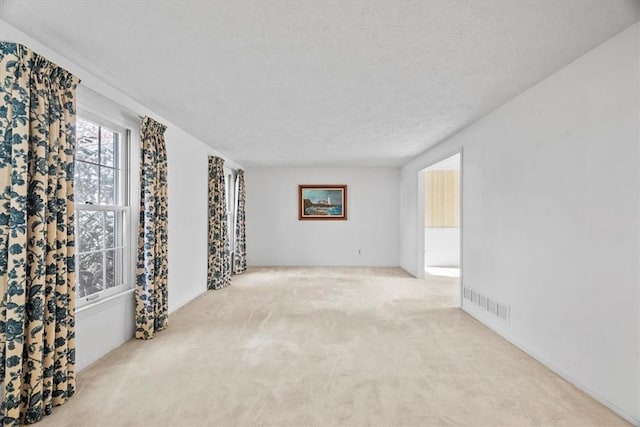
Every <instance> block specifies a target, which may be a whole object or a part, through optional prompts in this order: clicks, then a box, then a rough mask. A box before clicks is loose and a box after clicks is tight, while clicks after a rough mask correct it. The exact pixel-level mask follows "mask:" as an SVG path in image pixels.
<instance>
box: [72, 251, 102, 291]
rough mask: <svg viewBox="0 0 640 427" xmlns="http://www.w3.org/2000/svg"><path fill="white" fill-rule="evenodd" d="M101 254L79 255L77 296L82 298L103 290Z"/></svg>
mask: <svg viewBox="0 0 640 427" xmlns="http://www.w3.org/2000/svg"><path fill="white" fill-rule="evenodd" d="M102 258H103V252H95V253H91V254H80V255H79V256H78V260H79V261H80V268H79V269H78V288H77V290H76V292H78V296H80V297H84V296H87V295H91V294H95V293H96V292H100V291H101V290H103V289H104V278H103V277H102V275H103V268H102V266H103V260H102Z"/></svg>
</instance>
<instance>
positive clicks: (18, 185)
mask: <svg viewBox="0 0 640 427" xmlns="http://www.w3.org/2000/svg"><path fill="white" fill-rule="evenodd" d="M78 83H79V80H78V79H77V78H76V77H75V76H73V75H72V74H70V73H69V72H67V71H65V70H63V69H62V68H60V67H58V66H56V65H55V64H53V63H51V62H49V61H48V60H46V59H45V58H43V57H41V56H39V55H38V54H36V53H34V52H32V51H31V50H29V49H28V48H26V47H24V46H22V45H19V44H15V43H4V42H0V298H1V300H0V387H1V388H0V394H2V395H4V398H3V399H2V403H0V418H2V417H3V425H5V426H17V425H18V424H20V423H24V424H30V423H34V422H36V421H38V420H40V419H41V418H42V417H43V416H44V415H48V414H50V413H51V411H52V408H53V407H54V406H57V405H61V404H63V403H65V402H66V401H67V400H68V399H69V398H70V397H71V396H72V395H73V394H74V392H75V368H74V365H75V241H74V202H73V193H74V188H73V168H74V156H75V144H76V142H75V120H76V111H75V108H76V107H75V105H76V100H75V90H76V86H77V85H78Z"/></svg>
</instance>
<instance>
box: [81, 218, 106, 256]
mask: <svg viewBox="0 0 640 427" xmlns="http://www.w3.org/2000/svg"><path fill="white" fill-rule="evenodd" d="M102 216H103V213H102V212H91V211H80V212H78V234H79V239H78V240H79V241H80V242H79V243H80V247H79V251H80V252H89V251H99V250H102V249H103V228H102Z"/></svg>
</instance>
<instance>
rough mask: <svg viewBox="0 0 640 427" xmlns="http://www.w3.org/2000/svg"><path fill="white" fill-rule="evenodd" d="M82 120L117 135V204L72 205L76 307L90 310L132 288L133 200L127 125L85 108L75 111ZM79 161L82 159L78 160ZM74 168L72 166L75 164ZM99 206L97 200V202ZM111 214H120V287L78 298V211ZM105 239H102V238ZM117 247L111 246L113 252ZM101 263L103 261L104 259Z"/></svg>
mask: <svg viewBox="0 0 640 427" xmlns="http://www.w3.org/2000/svg"><path fill="white" fill-rule="evenodd" d="M78 119H83V120H86V121H89V122H92V123H94V124H96V125H98V126H100V127H103V128H106V129H108V130H110V131H113V132H116V133H118V134H119V138H118V140H119V141H118V149H117V153H118V159H117V160H118V165H117V169H118V170H119V172H120V173H119V179H118V181H117V188H118V194H117V197H118V200H117V203H118V204H116V205H101V204H89V203H79V202H78V201H75V203H74V205H75V208H74V216H75V227H76V228H75V239H76V257H75V262H76V283H75V286H76V308H77V309H84V308H86V307H90V306H92V305H94V304H97V303H99V302H101V301H105V300H107V299H109V298H110V297H114V296H117V295H119V294H123V293H126V292H129V291H131V290H132V289H133V286H134V283H135V281H134V277H133V275H134V272H135V269H134V264H133V260H132V253H133V249H132V248H133V239H132V234H133V233H132V226H133V221H132V218H133V212H132V206H131V200H132V197H131V195H132V191H131V190H132V188H131V181H132V180H131V155H132V149H131V147H132V141H131V140H132V138H131V135H132V133H131V130H130V129H129V127H128V125H127V124H122V125H119V124H117V123H114V122H113V121H112V120H109V119H107V118H105V117H104V115H103V114H100V113H94V112H92V111H89V110H88V109H84V108H83V109H81V108H78V111H77V112H76V120H78ZM80 161H81V160H80ZM86 163H88V164H92V163H91V162H86ZM74 168H75V165H74ZM98 203H100V201H99V200H98ZM80 211H85V212H114V215H117V214H118V212H122V215H123V220H122V231H121V233H120V235H119V237H118V238H119V239H121V241H122V249H121V250H122V284H120V285H118V286H114V287H112V288H108V289H104V290H102V291H99V292H95V293H92V294H90V295H85V296H82V297H80V296H79V295H78V294H77V291H78V285H79V280H80V268H79V260H80V254H81V252H80V251H79V249H80V248H79V234H78V231H79V229H80V227H79V216H80V215H79V212H80ZM103 237H104V236H103ZM118 247H119V246H116V245H114V249H116V248H118ZM105 251H106V249H105V248H104V246H103V249H102V250H101V251H100V253H104V252H105ZM103 260H104V258H103ZM104 271H105V267H104V265H103V272H104Z"/></svg>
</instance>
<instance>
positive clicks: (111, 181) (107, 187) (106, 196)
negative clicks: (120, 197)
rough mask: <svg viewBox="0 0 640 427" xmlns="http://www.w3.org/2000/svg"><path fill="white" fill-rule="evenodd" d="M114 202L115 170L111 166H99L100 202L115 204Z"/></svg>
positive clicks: (115, 200) (102, 203)
mask: <svg viewBox="0 0 640 427" xmlns="http://www.w3.org/2000/svg"><path fill="white" fill-rule="evenodd" d="M116 203H117V199H116V178H115V171H114V170H113V169H111V168H100V204H101V205H115V204H116Z"/></svg>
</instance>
